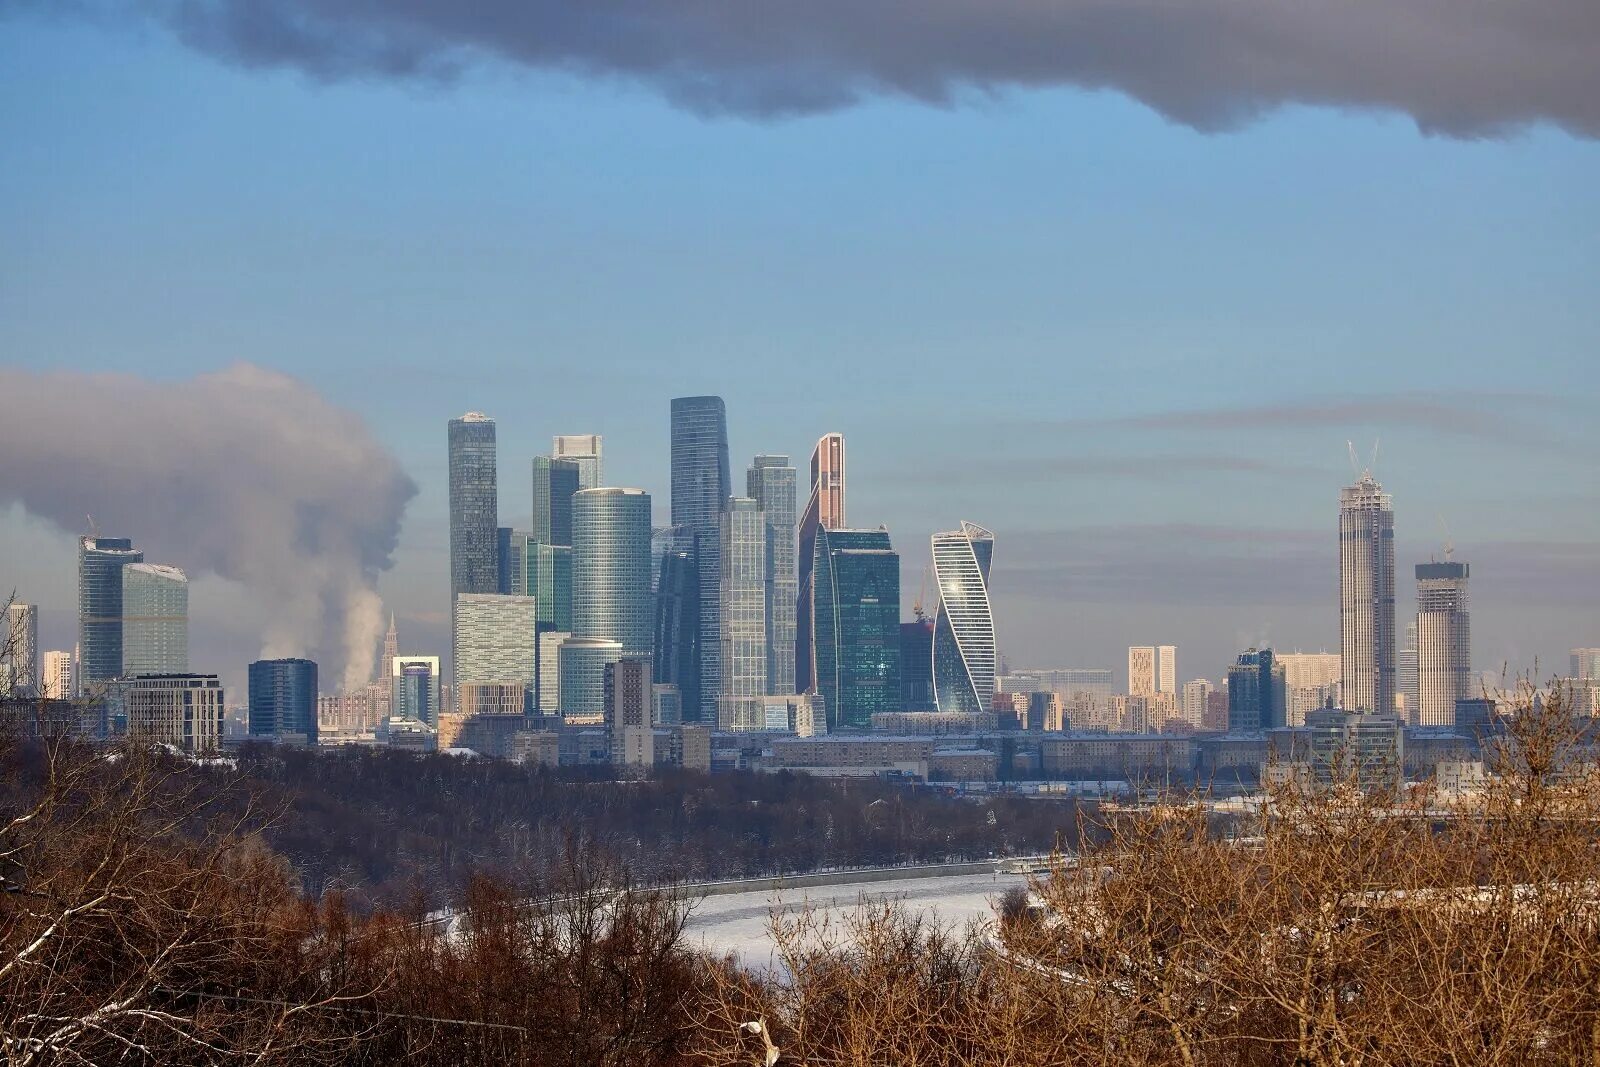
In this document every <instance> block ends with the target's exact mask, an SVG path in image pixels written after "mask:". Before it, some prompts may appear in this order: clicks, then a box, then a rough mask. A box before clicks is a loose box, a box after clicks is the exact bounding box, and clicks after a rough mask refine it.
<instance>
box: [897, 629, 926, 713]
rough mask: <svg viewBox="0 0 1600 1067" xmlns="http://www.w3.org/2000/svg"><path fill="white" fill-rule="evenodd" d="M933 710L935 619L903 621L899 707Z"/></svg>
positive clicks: (914, 709) (901, 708)
mask: <svg viewBox="0 0 1600 1067" xmlns="http://www.w3.org/2000/svg"><path fill="white" fill-rule="evenodd" d="M896 710H898V711H933V710H935V705H934V702H933V620H932V619H916V620H913V621H912V622H903V623H901V624H900V707H899V708H897V709H896Z"/></svg>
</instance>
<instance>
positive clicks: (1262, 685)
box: [1228, 648, 1288, 733]
mask: <svg viewBox="0 0 1600 1067" xmlns="http://www.w3.org/2000/svg"><path fill="white" fill-rule="evenodd" d="M1287 718H1288V694H1287V691H1286V686H1285V684H1284V669H1283V666H1282V665H1281V664H1279V663H1276V662H1274V660H1273V656H1272V650H1271V649H1270V648H1267V649H1261V650H1260V651H1257V650H1256V649H1253V648H1252V649H1250V650H1249V651H1247V652H1244V653H1242V654H1241V655H1240V656H1239V660H1238V662H1237V663H1235V664H1234V665H1233V666H1232V667H1229V668H1228V730H1229V731H1230V732H1233V733H1251V732H1254V731H1257V730H1271V729H1274V728H1276V727H1279V726H1284V725H1286V720H1287Z"/></svg>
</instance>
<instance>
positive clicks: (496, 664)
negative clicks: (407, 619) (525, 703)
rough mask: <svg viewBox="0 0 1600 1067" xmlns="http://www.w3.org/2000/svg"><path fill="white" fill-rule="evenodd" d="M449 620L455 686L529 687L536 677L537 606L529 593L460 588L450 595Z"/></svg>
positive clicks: (537, 645) (537, 673)
mask: <svg viewBox="0 0 1600 1067" xmlns="http://www.w3.org/2000/svg"><path fill="white" fill-rule="evenodd" d="M454 622H455V634H454V636H455V648H456V656H457V659H456V684H457V685H458V686H465V685H480V686H481V685H514V686H521V687H522V688H523V690H524V691H525V692H528V691H532V690H533V688H534V686H535V684H536V683H537V681H538V676H539V610H538V602H537V601H536V600H535V599H534V598H533V597H531V596H491V595H487V594H481V593H463V594H461V595H460V596H458V597H456V606H455V620H454ZM517 710H518V711H521V710H523V708H521V707H519V708H518V709H517Z"/></svg>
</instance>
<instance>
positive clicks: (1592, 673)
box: [1567, 648, 1600, 682]
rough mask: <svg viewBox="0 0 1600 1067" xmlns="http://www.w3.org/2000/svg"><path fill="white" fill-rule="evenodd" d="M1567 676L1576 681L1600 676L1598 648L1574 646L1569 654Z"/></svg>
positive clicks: (1599, 649)
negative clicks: (1569, 667)
mask: <svg viewBox="0 0 1600 1067" xmlns="http://www.w3.org/2000/svg"><path fill="white" fill-rule="evenodd" d="M1570 664H1571V668H1572V669H1571V670H1570V671H1568V672H1567V673H1568V677H1570V678H1574V679H1576V680H1578V681H1580V682H1581V681H1588V680H1589V679H1591V678H1600V648H1575V649H1573V650H1572V652H1571V654H1570Z"/></svg>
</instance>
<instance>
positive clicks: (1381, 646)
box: [1339, 471, 1395, 712]
mask: <svg viewBox="0 0 1600 1067" xmlns="http://www.w3.org/2000/svg"><path fill="white" fill-rule="evenodd" d="M1339 652H1340V655H1341V657H1342V659H1341V668H1342V670H1343V675H1344V677H1343V693H1344V703H1345V707H1346V708H1348V709H1349V710H1351V711H1378V712H1388V711H1392V710H1394V707H1395V617H1394V504H1393V501H1392V500H1391V498H1390V496H1389V494H1388V493H1385V492H1384V491H1383V487H1382V486H1381V485H1379V484H1378V483H1377V481H1376V480H1374V479H1373V477H1372V473H1371V472H1370V471H1367V472H1363V473H1362V475H1361V477H1360V478H1358V479H1357V480H1356V482H1355V484H1353V485H1349V486H1346V487H1345V488H1344V489H1342V490H1340V492H1339Z"/></svg>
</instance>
